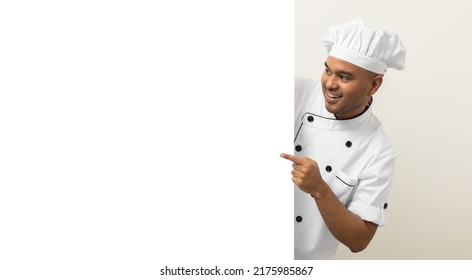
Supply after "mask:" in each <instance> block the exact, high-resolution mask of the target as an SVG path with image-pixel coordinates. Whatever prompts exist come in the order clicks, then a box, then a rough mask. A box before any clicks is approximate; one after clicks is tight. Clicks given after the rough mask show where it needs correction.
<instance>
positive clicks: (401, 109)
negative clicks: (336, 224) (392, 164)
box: [295, 0, 472, 260]
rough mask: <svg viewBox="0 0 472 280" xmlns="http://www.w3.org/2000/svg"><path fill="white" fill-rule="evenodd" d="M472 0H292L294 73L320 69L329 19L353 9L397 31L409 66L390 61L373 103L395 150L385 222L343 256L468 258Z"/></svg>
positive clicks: (343, 17) (313, 73)
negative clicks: (361, 246) (360, 248)
mask: <svg viewBox="0 0 472 280" xmlns="http://www.w3.org/2000/svg"><path fill="white" fill-rule="evenodd" d="M471 12H472V4H471V3H470V1H461V0H452V1H403V0H402V1H394V2H391V1H374V0H360V1H312V0H297V1H296V16H295V20H296V32H295V34H296V44H295V46H296V49H295V50H296V52H295V53H296V55H295V57H296V60H295V61H296V63H295V64H296V69H295V73H296V75H300V76H305V77H311V78H314V79H315V78H319V77H320V75H321V71H322V70H323V69H324V68H323V65H322V64H323V62H324V60H325V59H326V49H325V48H324V47H323V46H322V45H321V43H320V42H321V40H322V38H323V37H324V36H325V34H326V31H327V28H328V26H330V25H334V24H340V23H344V22H346V21H349V20H352V19H354V18H355V17H358V16H361V17H363V18H364V21H365V22H366V25H368V26H371V27H374V28H383V29H386V30H389V31H392V32H396V33H398V34H399V36H400V38H401V39H402V41H403V43H404V44H405V46H406V49H407V56H406V66H405V70H403V71H397V70H395V69H391V70H389V71H388V72H387V73H386V75H385V78H384V84H383V85H382V87H381V89H380V90H379V92H378V93H377V94H376V96H375V98H374V100H375V103H374V112H375V114H376V115H377V116H378V117H379V119H380V120H381V121H382V123H383V125H384V129H385V131H386V132H387V134H388V135H389V136H390V138H391V140H392V141H393V144H394V146H395V149H396V151H397V153H398V159H397V171H396V175H395V178H394V186H393V189H392V192H391V195H390V200H389V208H388V209H389V216H388V220H387V226H386V227H385V228H380V229H379V230H378V231H377V235H376V237H375V238H374V240H373V242H372V243H371V244H370V246H369V248H368V249H367V250H365V251H364V252H362V253H360V254H352V253H350V252H349V250H348V249H346V248H345V247H341V249H340V250H339V251H338V255H337V258H339V259H400V260H402V259H403V260H404V259H436V260H437V259H439V260H441V259H472V245H471V243H470V236H472V219H471V218H470V213H472V203H470V201H471V199H470V198H471V197H472V189H471V187H472V184H471V176H470V174H471V172H470V168H471V164H470V157H471V155H472V146H471V143H472V126H471V121H470V120H471V118H470V115H469V113H470V104H472V94H470V89H469V88H468V86H469V81H470V65H471V63H472V54H471V52H470V50H471V49H472V40H470V36H469V35H470V30H469V27H470V26H471V25H472V18H471V17H470V15H471Z"/></svg>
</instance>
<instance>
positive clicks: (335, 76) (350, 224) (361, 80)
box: [280, 56, 383, 252]
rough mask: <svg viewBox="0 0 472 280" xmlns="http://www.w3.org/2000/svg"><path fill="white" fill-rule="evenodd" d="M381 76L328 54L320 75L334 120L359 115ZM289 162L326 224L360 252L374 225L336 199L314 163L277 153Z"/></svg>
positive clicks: (309, 160) (373, 232)
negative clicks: (323, 69)
mask: <svg viewBox="0 0 472 280" xmlns="http://www.w3.org/2000/svg"><path fill="white" fill-rule="evenodd" d="M382 81H383V75H382V74H376V73H372V72H370V71H368V70H365V69H363V68H360V67H358V66H356V65H354V64H351V63H349V62H346V61H344V60H340V59H337V58H334V57H331V56H329V57H328V58H327V60H326V63H325V71H324V72H323V74H322V77H321V84H322V89H323V94H324V97H325V107H326V109H327V110H328V111H329V112H331V113H333V114H334V115H335V116H336V118H338V119H349V118H353V117H356V116H359V115H361V114H362V113H363V112H364V111H365V109H366V107H367V105H368V103H369V101H370V100H371V98H372V96H373V95H374V94H375V93H376V92H377V90H378V89H379V87H380V86H381V85H382ZM280 156H281V157H282V158H285V159H287V160H290V161H291V162H292V163H293V164H292V181H293V183H294V184H295V185H296V186H298V187H299V188H300V190H302V191H303V192H306V193H308V194H311V195H312V196H313V197H314V200H315V201H316V205H317V207H318V209H319V211H320V213H321V216H322V217H323V219H324V221H325V223H326V226H327V227H328V229H329V230H330V231H331V233H332V234H333V236H334V237H336V239H337V240H339V241H340V242H341V243H343V244H344V245H346V246H347V247H348V248H349V249H350V250H351V251H352V252H361V251H362V250H364V249H365V248H366V247H367V246H368V245H369V243H370V241H371V240H372V238H373V237H374V235H375V232H376V230H377V227H378V225H377V224H374V223H372V222H369V221H365V220H362V219H361V218H360V217H359V216H357V215H355V214H354V213H352V212H350V211H349V210H348V209H347V208H346V207H344V205H343V204H342V203H341V201H339V199H338V198H337V196H336V195H335V194H334V192H333V191H332V190H331V188H330V187H329V185H328V184H327V183H326V182H325V181H324V180H323V178H322V177H321V173H320V169H319V167H318V163H317V162H316V161H315V160H313V159H311V158H308V157H304V158H300V157H297V156H294V155H290V154H284V153H282V154H280Z"/></svg>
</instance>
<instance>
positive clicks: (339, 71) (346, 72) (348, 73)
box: [324, 62, 354, 77]
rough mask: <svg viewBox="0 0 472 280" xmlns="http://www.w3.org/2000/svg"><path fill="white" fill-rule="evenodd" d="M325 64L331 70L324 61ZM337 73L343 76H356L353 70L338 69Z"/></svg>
mask: <svg viewBox="0 0 472 280" xmlns="http://www.w3.org/2000/svg"><path fill="white" fill-rule="evenodd" d="M324 65H325V67H326V69H328V70H331V69H330V68H329V66H328V64H327V63H326V62H325V63H324ZM336 74H338V75H343V76H349V77H352V76H354V75H353V74H352V73H351V72H349V71H344V70H338V71H336Z"/></svg>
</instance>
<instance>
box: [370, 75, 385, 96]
mask: <svg viewBox="0 0 472 280" xmlns="http://www.w3.org/2000/svg"><path fill="white" fill-rule="evenodd" d="M382 82H383V75H382V74H378V75H375V76H374V78H373V79H372V82H371V84H372V87H371V89H370V92H369V94H370V95H374V94H375V93H376V92H377V90H378V89H379V88H380V86H381V85H382Z"/></svg>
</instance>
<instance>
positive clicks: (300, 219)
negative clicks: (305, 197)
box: [295, 216, 303, 223]
mask: <svg viewBox="0 0 472 280" xmlns="http://www.w3.org/2000/svg"><path fill="white" fill-rule="evenodd" d="M295 220H296V221H297V222H299V223H301V222H302V220H303V219H302V216H297V217H296V218H295Z"/></svg>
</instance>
